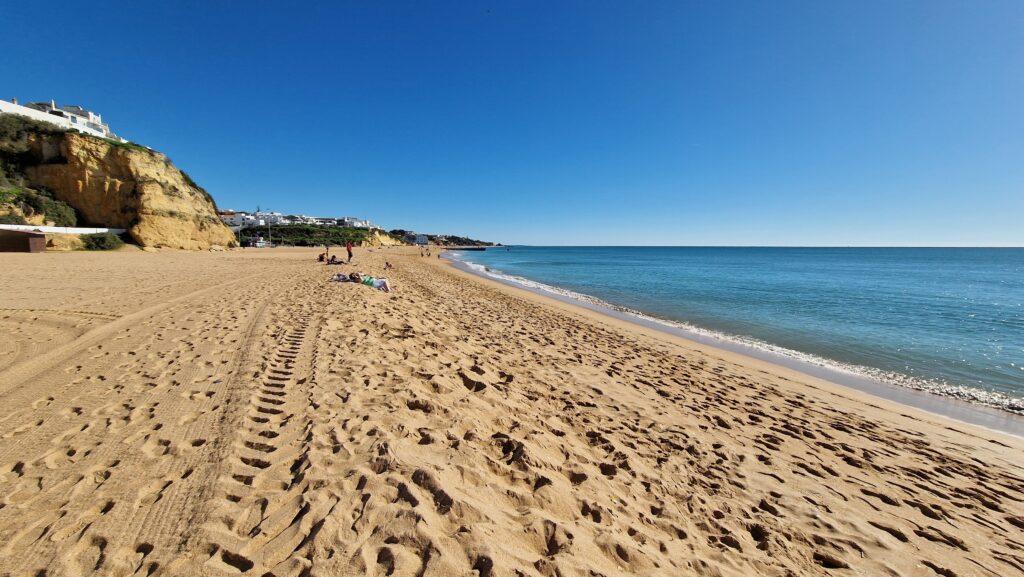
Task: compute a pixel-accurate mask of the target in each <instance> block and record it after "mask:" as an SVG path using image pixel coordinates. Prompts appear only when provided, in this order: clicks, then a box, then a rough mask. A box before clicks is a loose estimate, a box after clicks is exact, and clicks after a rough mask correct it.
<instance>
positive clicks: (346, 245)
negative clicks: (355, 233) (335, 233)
mask: <svg viewBox="0 0 1024 577" xmlns="http://www.w3.org/2000/svg"><path fill="white" fill-rule="evenodd" d="M345 250H346V251H348V262H350V263H351V262H352V241H347V242H346V243H345Z"/></svg>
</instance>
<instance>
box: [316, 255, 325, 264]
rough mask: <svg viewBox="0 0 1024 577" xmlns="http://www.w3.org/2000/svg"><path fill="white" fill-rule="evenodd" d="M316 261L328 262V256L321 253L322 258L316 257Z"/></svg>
mask: <svg viewBox="0 0 1024 577" xmlns="http://www.w3.org/2000/svg"><path fill="white" fill-rule="evenodd" d="M316 260H317V262H324V261H325V260H327V255H326V254H324V253H320V256H318V257H316Z"/></svg>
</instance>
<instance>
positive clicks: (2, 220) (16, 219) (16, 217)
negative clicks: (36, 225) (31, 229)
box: [0, 212, 28, 224]
mask: <svg viewBox="0 0 1024 577" xmlns="http://www.w3.org/2000/svg"><path fill="white" fill-rule="evenodd" d="M0 224H28V221H27V220H25V217H23V216H21V215H20V214H14V213H13V212H12V213H9V214H0Z"/></svg>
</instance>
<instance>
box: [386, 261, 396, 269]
mask: <svg viewBox="0 0 1024 577" xmlns="http://www.w3.org/2000/svg"><path fill="white" fill-rule="evenodd" d="M393 268H395V266H394V265H393V264H391V263H389V262H388V261H384V270H391V269H393Z"/></svg>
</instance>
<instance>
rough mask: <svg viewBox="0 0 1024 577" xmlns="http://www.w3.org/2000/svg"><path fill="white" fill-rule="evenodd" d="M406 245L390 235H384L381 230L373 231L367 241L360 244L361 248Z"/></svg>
mask: <svg viewBox="0 0 1024 577" xmlns="http://www.w3.org/2000/svg"><path fill="white" fill-rule="evenodd" d="M404 244H405V243H404V242H402V241H400V240H398V239H397V238H395V237H393V236H391V235H389V234H384V233H383V232H381V231H379V230H371V231H370V233H369V234H368V235H367V236H366V240H364V241H362V242H361V243H359V246H374V247H375V246H402V245H404Z"/></svg>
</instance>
